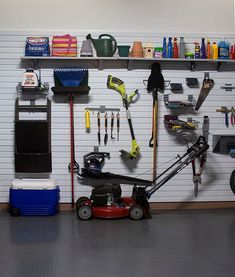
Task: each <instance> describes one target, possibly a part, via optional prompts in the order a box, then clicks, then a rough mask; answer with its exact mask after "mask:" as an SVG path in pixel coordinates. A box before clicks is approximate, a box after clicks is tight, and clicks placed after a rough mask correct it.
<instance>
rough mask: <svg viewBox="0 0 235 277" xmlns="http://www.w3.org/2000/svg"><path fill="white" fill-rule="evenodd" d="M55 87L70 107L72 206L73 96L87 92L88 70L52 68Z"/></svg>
mask: <svg viewBox="0 0 235 277" xmlns="http://www.w3.org/2000/svg"><path fill="white" fill-rule="evenodd" d="M54 81H55V87H52V88H51V90H52V91H53V93H54V95H55V96H59V95H63V96H64V95H66V96H68V97H69V107H70V163H69V165H68V169H69V172H70V175H71V203H72V208H74V173H76V172H78V170H79V165H78V163H77V162H76V160H75V146H74V110H73V105H74V97H75V96H80V95H84V94H88V93H89V90H90V87H89V86H88V70H87V69H83V68H58V69H54Z"/></svg>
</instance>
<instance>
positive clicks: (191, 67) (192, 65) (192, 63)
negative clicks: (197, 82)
mask: <svg viewBox="0 0 235 277" xmlns="http://www.w3.org/2000/svg"><path fill="white" fill-rule="evenodd" d="M195 68H196V62H195V61H190V70H191V71H194V70H195Z"/></svg>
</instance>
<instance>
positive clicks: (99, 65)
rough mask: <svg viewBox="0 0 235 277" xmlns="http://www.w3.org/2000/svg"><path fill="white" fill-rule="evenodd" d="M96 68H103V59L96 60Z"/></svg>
mask: <svg viewBox="0 0 235 277" xmlns="http://www.w3.org/2000/svg"><path fill="white" fill-rule="evenodd" d="M98 69H99V70H103V69H104V61H103V60H99V61H98Z"/></svg>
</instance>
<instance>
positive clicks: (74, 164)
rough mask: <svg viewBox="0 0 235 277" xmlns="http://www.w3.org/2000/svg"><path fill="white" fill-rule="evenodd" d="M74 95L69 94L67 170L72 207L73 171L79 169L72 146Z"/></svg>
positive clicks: (75, 171)
mask: <svg viewBox="0 0 235 277" xmlns="http://www.w3.org/2000/svg"><path fill="white" fill-rule="evenodd" d="M73 103H74V95H73V94H70V96H69V106H70V163H69V165H68V169H69V172H70V173H71V199H72V207H74V173H77V172H78V171H79V165H78V163H77V162H76V160H75V146H74V113H73Z"/></svg>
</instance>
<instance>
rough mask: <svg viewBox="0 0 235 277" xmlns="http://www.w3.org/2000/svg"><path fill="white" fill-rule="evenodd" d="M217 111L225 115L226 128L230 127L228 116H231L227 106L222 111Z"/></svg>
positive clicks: (222, 107)
mask: <svg viewBox="0 0 235 277" xmlns="http://www.w3.org/2000/svg"><path fill="white" fill-rule="evenodd" d="M216 111H217V112H221V113H224V114H225V126H226V127H229V121H228V114H229V112H230V110H228V108H227V107H225V106H221V108H220V109H216Z"/></svg>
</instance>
